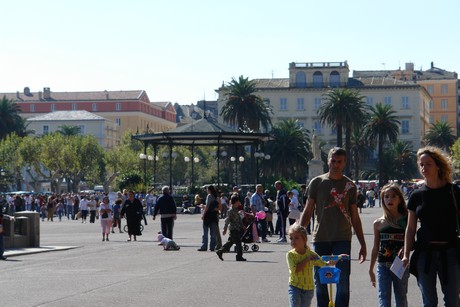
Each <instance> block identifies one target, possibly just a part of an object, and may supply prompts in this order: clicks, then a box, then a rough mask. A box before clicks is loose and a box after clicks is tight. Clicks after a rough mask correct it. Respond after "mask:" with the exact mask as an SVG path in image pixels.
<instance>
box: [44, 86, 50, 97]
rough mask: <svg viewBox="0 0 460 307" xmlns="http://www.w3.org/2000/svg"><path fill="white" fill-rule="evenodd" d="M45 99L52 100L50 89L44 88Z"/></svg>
mask: <svg viewBox="0 0 460 307" xmlns="http://www.w3.org/2000/svg"><path fill="white" fill-rule="evenodd" d="M43 98H44V99H51V90H50V88H49V87H44V88H43Z"/></svg>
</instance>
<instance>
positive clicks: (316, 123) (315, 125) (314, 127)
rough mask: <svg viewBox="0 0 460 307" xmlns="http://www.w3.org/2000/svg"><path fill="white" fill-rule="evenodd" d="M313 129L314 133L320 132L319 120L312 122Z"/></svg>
mask: <svg viewBox="0 0 460 307" xmlns="http://www.w3.org/2000/svg"><path fill="white" fill-rule="evenodd" d="M313 129H314V130H315V132H316V133H321V122H320V121H319V120H315V121H314V122H313Z"/></svg>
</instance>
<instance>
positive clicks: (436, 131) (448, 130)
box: [424, 121, 457, 152]
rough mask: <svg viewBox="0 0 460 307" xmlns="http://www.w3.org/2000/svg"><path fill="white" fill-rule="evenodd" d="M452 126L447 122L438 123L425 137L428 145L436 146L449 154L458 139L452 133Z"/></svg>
mask: <svg viewBox="0 0 460 307" xmlns="http://www.w3.org/2000/svg"><path fill="white" fill-rule="evenodd" d="M452 131H453V129H452V126H451V125H450V124H449V123H447V122H441V121H436V122H435V123H433V124H432V125H431V127H430V130H428V133H427V134H426V135H425V137H424V141H425V143H426V145H431V146H436V147H439V148H442V149H443V150H444V151H446V152H449V150H450V147H451V146H452V145H453V144H454V143H455V141H456V140H457V137H456V136H455V135H454V134H453V133H452Z"/></svg>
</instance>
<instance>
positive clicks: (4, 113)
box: [0, 96, 25, 140]
mask: <svg viewBox="0 0 460 307" xmlns="http://www.w3.org/2000/svg"><path fill="white" fill-rule="evenodd" d="M19 112H21V107H20V106H19V104H17V103H16V102H15V101H13V100H10V99H7V98H6V96H3V98H2V99H1V100H0V140H1V139H3V138H4V137H5V136H6V135H8V134H9V133H11V132H17V133H18V135H19V134H21V133H20V132H22V131H24V130H25V120H24V119H23V118H22V117H21V116H20V115H19Z"/></svg>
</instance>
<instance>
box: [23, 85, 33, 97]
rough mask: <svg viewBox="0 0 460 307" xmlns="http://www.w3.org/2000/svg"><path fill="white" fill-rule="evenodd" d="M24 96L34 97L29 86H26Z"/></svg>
mask: <svg viewBox="0 0 460 307" xmlns="http://www.w3.org/2000/svg"><path fill="white" fill-rule="evenodd" d="M24 95H26V96H32V95H31V94H30V88H29V87H28V86H26V87H25V88H24Z"/></svg>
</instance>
